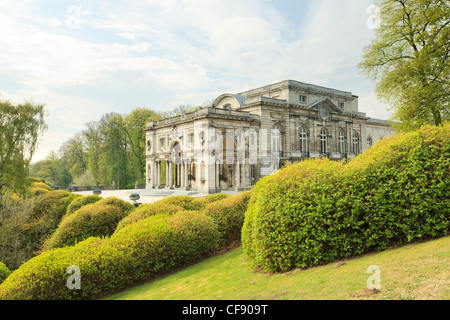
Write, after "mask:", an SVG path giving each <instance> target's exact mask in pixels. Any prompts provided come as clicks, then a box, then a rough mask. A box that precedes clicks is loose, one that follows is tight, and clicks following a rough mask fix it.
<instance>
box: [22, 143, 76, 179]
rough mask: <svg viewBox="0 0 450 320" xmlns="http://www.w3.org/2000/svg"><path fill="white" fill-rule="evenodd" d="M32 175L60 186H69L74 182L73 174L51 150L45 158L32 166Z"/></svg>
mask: <svg viewBox="0 0 450 320" xmlns="http://www.w3.org/2000/svg"><path fill="white" fill-rule="evenodd" d="M30 176H33V177H37V178H43V179H45V181H46V182H47V183H50V184H53V185H55V186H59V187H67V186H68V185H69V184H70V182H72V177H71V175H70V174H69V172H68V171H67V170H66V168H64V166H63V165H62V163H61V160H60V159H59V158H58V155H57V154H56V153H55V152H54V151H51V152H50V153H49V155H48V156H47V157H46V158H45V159H44V160H41V161H38V162H36V163H35V164H33V165H32V166H31V167H30Z"/></svg>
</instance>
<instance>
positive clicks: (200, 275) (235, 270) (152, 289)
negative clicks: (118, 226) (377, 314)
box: [106, 236, 450, 300]
mask: <svg viewBox="0 0 450 320" xmlns="http://www.w3.org/2000/svg"><path fill="white" fill-rule="evenodd" d="M371 265H376V266H378V267H379V268H380V271H381V277H380V283H381V288H380V290H379V291H377V290H369V289H367V279H368V278H369V277H370V276H371V274H369V273H367V272H366V271H367V268H368V267H369V266H371ZM106 299H117V300H125V299H132V300H172V299H175V300H233V299H238V300H271V299H289V300H297V299H302V300H307V299H319V300H321V299H345V300H351V299H389V300H403V299H408V300H409V299H427V300H434V299H450V236H447V237H444V238H441V239H438V240H433V241H428V242H423V243H416V244H410V245H406V246H403V247H400V248H395V249H391V250H386V251H383V252H378V253H373V254H366V255H363V256H360V257H357V258H352V259H345V260H341V261H338V262H334V263H331V264H327V265H324V266H320V267H316V268H311V269H307V270H299V269H297V270H293V271H291V272H287V273H282V274H266V273H262V272H259V271H256V270H254V269H253V268H252V267H251V266H250V264H249V263H248V261H246V260H245V257H244V254H243V252H242V248H237V249H234V250H232V251H230V252H228V253H226V254H224V255H220V256H215V257H212V258H210V259H207V260H204V261H202V262H200V263H198V264H195V265H193V266H190V267H188V268H185V269H182V270H180V271H178V272H176V273H173V274H170V275H167V276H166V277H163V278H160V279H157V280H154V281H151V282H148V283H145V284H143V285H140V286H137V287H134V288H131V289H128V290H125V291H123V292H121V293H118V294H115V295H113V296H110V297H107V298H106Z"/></svg>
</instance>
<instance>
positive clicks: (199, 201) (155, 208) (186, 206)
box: [117, 193, 229, 230]
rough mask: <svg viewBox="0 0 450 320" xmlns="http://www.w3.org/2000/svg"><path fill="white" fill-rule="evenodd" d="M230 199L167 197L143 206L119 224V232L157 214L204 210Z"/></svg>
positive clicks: (214, 196)
mask: <svg viewBox="0 0 450 320" xmlns="http://www.w3.org/2000/svg"><path fill="white" fill-rule="evenodd" d="M228 197H229V195H227V194H223V193H217V194H210V195H207V196H204V197H200V198H194V197H191V196H184V195H181V196H171V197H166V198H163V199H161V200H158V201H155V202H151V203H145V204H141V205H140V206H139V207H138V208H137V209H136V210H135V211H133V212H132V213H130V214H129V215H128V216H127V217H125V218H124V219H122V220H121V221H120V222H119V225H118V226H117V230H120V229H122V228H123V227H124V226H126V225H129V224H131V223H134V222H137V221H139V220H142V219H145V218H148V217H150V216H154V215H156V214H169V215H172V214H175V213H177V212H179V211H184V210H202V209H203V208H205V206H206V205H208V204H209V203H212V202H215V201H219V200H222V199H225V198H228Z"/></svg>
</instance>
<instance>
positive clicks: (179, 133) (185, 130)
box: [145, 80, 395, 193]
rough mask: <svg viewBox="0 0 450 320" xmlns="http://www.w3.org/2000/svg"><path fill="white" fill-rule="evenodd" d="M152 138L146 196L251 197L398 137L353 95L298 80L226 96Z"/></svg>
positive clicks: (150, 127)
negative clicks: (295, 174) (249, 192)
mask: <svg viewBox="0 0 450 320" xmlns="http://www.w3.org/2000/svg"><path fill="white" fill-rule="evenodd" d="M145 131H146V144H147V152H146V157H147V160H146V164H147V166H146V170H147V182H146V189H160V188H167V189H181V190H194V191H197V192H201V193H217V192H222V191H225V190H244V189H247V188H249V187H250V186H252V185H253V184H255V183H256V182H257V181H258V180H259V179H260V178H261V177H263V176H265V175H268V174H271V173H273V172H274V171H276V170H278V169H279V168H280V167H281V166H283V165H284V164H285V163H286V162H287V161H289V162H291V163H292V162H298V161H302V160H304V159H308V158H318V157H327V158H329V159H332V160H342V159H351V158H354V157H355V156H356V155H357V154H358V153H361V152H364V151H365V150H367V149H368V148H370V146H371V145H373V144H374V143H375V142H377V141H378V140H380V139H381V138H383V137H386V136H390V135H392V134H394V133H395V130H394V129H393V128H392V127H391V126H390V125H389V124H388V123H387V121H385V120H377V119H371V118H369V117H366V115H365V113H362V112H359V110H358V97H357V96H355V95H353V94H352V93H351V92H347V91H340V90H335V89H330V88H325V87H320V86H316V85H312V84H306V83H302V82H298V81H293V80H286V81H281V82H278V83H274V84H270V85H267V86H264V87H260V88H256V89H253V90H249V91H245V92H241V93H237V94H228V93H226V94H222V95H220V96H219V97H217V98H216V99H215V101H214V103H213V104H212V106H211V107H207V108H202V109H198V110H196V111H193V112H189V113H185V114H182V115H178V116H174V117H170V118H167V119H163V120H160V121H154V122H150V123H148V124H147V126H146V128H145Z"/></svg>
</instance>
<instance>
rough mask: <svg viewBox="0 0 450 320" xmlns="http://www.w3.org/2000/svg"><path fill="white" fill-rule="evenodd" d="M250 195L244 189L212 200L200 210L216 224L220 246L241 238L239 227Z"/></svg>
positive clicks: (240, 227)
mask: <svg viewBox="0 0 450 320" xmlns="http://www.w3.org/2000/svg"><path fill="white" fill-rule="evenodd" d="M250 197H251V191H244V192H241V193H239V194H237V195H234V196H228V197H222V200H219V201H214V202H212V203H210V204H208V205H206V207H205V208H204V209H203V210H202V212H203V213H204V214H206V215H207V216H208V217H211V218H212V219H213V220H214V222H215V223H216V224H217V227H218V231H219V234H220V243H219V245H220V246H221V247H226V246H229V245H231V244H232V243H233V242H236V241H240V240H241V229H242V225H243V224H244V219H245V211H246V210H247V205H248V202H249V200H250ZM217 198H220V197H217Z"/></svg>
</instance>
